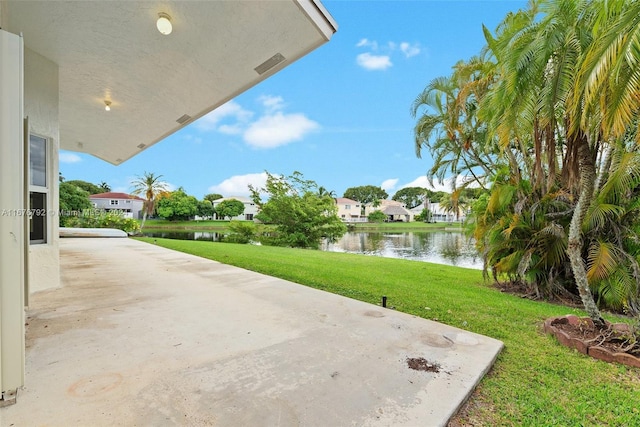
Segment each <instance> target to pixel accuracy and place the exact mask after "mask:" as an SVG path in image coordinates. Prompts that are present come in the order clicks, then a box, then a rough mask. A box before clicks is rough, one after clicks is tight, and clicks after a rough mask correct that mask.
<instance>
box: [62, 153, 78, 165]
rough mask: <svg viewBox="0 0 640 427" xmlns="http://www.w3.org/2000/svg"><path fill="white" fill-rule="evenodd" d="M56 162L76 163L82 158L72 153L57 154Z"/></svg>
mask: <svg viewBox="0 0 640 427" xmlns="http://www.w3.org/2000/svg"><path fill="white" fill-rule="evenodd" d="M58 160H59V161H60V163H78V162H81V161H82V157H80V156H78V155H77V154H74V153H64V152H60V153H59V154H58Z"/></svg>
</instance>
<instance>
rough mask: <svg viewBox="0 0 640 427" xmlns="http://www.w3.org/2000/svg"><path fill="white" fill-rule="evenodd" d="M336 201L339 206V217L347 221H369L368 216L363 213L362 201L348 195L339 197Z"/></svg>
mask: <svg viewBox="0 0 640 427" xmlns="http://www.w3.org/2000/svg"><path fill="white" fill-rule="evenodd" d="M335 201H336V206H337V207H338V217H339V218H340V219H341V220H343V221H345V222H367V216H366V215H361V213H362V207H361V206H360V202H357V201H355V200H351V199H347V198H346V197H338V198H337V199H335Z"/></svg>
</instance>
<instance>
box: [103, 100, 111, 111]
mask: <svg viewBox="0 0 640 427" xmlns="http://www.w3.org/2000/svg"><path fill="white" fill-rule="evenodd" d="M104 110H105V111H111V101H104Z"/></svg>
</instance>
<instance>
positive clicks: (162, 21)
mask: <svg viewBox="0 0 640 427" xmlns="http://www.w3.org/2000/svg"><path fill="white" fill-rule="evenodd" d="M156 27H157V28H158V31H160V34H164V35H165V36H166V35H169V34H171V31H173V25H171V17H170V16H169V15H167V14H166V13H164V12H160V13H159V14H158V20H157V21H156Z"/></svg>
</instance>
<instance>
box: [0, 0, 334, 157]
mask: <svg viewBox="0 0 640 427" xmlns="http://www.w3.org/2000/svg"><path fill="white" fill-rule="evenodd" d="M3 3H5V4H4V8H3V21H6V22H8V27H7V29H8V30H9V31H11V32H14V33H22V34H23V35H24V40H25V46H26V47H27V48H29V49H31V50H33V51H35V52H37V53H39V54H40V55H42V56H44V57H46V58H48V59H50V60H52V61H53V62H55V63H56V64H58V67H59V92H60V106H59V107H60V147H61V148H63V149H67V150H72V151H80V152H86V153H90V154H93V155H95V156H97V157H99V158H101V159H104V160H106V161H108V162H110V163H113V164H120V163H121V162H123V161H125V160H127V159H128V158H130V157H132V156H134V155H136V154H137V153H139V152H140V151H141V150H144V149H146V148H148V147H149V146H151V145H153V144H154V143H156V142H158V141H159V140H161V139H163V138H165V137H167V136H168V135H170V134H172V133H173V132H175V131H176V130H178V129H180V128H181V127H182V126H183V125H184V124H188V123H189V122H191V121H193V120H195V119H197V118H199V117H201V116H203V115H204V114H206V113H208V112H209V111H211V110H213V109H215V108H216V107H218V106H220V105H222V104H223V103H225V102H226V101H228V100H229V99H232V98H233V97H235V96H237V95H238V94H240V93H242V92H243V91H245V90H247V89H248V88H250V87H252V86H254V85H255V84H257V83H259V82H260V81H262V80H264V79H265V78H266V77H268V76H269V75H271V74H273V73H274V72H277V71H278V70H280V69H282V68H283V67H285V66H286V65H288V64H291V63H292V62H293V61H295V60H296V59H298V58H300V57H302V56H304V55H305V54H307V53H309V52H310V51H312V50H313V49H315V48H317V47H318V46H320V45H322V44H323V43H325V42H327V41H328V40H329V39H330V38H331V36H332V35H333V33H334V32H335V30H336V28H337V27H336V24H335V22H334V21H333V19H332V18H331V17H330V16H329V14H328V13H327V12H326V10H325V9H324V8H323V7H322V5H321V4H320V3H319V2H318V1H317V0H279V1H271V0H265V1H244V0H231V1H216V0H211V1H202V0H201V1H21V0H18V1H8V2H3ZM160 12H165V13H167V14H169V15H170V16H171V18H172V22H173V33H172V34H170V35H168V36H164V35H161V34H160V33H159V32H158V31H157V29H156V19H157V17H158V13H160ZM278 53H279V54H281V55H282V56H284V58H285V60H284V61H283V62H281V63H280V64H278V65H276V66H275V67H273V68H271V69H270V70H269V71H267V72H265V73H264V74H262V75H260V74H258V72H256V71H255V68H256V67H258V66H259V65H260V64H262V63H264V62H265V61H267V60H268V59H269V58H271V57H273V56H274V55H276V54H278ZM105 100H109V101H110V102H111V111H110V112H106V111H105V110H104V106H105V104H104V101H105ZM185 114H186V115H188V116H190V117H191V119H190V120H189V121H188V122H187V123H183V124H180V123H178V122H177V120H178V119H179V118H180V117H182V116H184V115H185Z"/></svg>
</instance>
